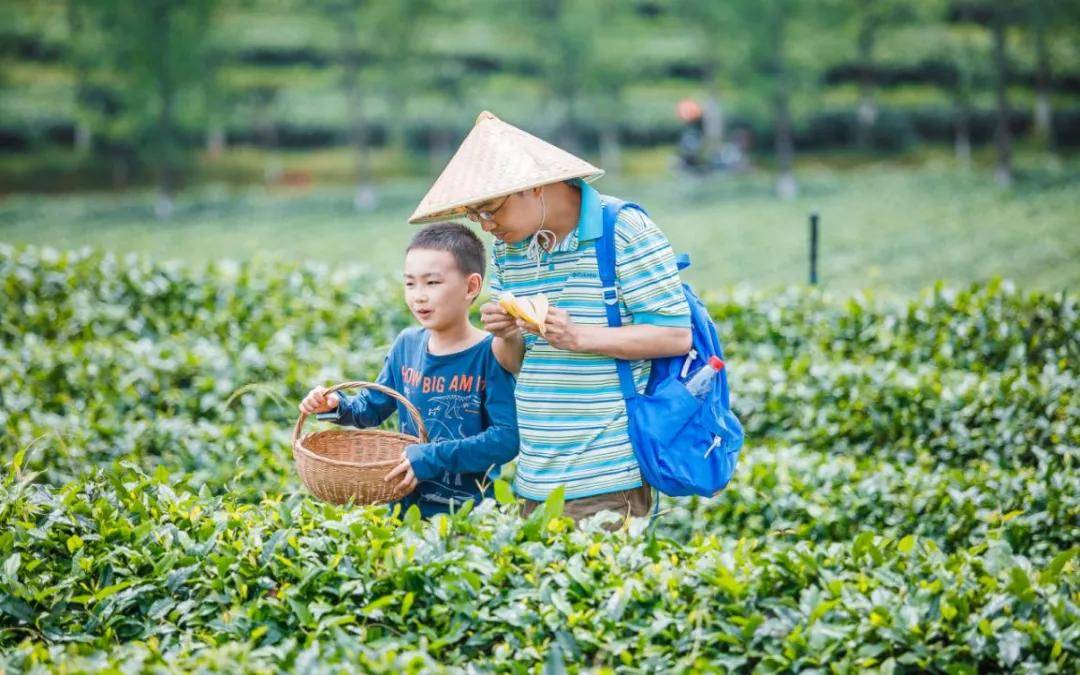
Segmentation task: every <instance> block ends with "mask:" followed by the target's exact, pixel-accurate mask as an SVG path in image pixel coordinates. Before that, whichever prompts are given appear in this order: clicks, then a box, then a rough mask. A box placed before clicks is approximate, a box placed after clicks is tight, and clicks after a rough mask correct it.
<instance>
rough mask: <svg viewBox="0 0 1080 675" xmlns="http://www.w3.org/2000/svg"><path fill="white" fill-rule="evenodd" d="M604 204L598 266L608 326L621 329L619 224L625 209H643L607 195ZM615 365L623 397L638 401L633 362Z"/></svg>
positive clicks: (597, 255)
mask: <svg viewBox="0 0 1080 675" xmlns="http://www.w3.org/2000/svg"><path fill="white" fill-rule="evenodd" d="M601 204H602V206H603V212H604V230H603V234H601V235H600V238H599V239H598V240H597V241H596V266H597V268H598V271H599V272H600V286H601V287H602V288H601V294H602V296H603V299H604V309H605V311H606V312H607V321H608V326H611V327H612V328H618V327H620V326H622V317H621V316H620V315H619V289H618V286H617V279H616V271H615V221H616V219H617V218H618V217H619V211H621V210H622V209H624V208H627V207H630V208H637V209H641V207H640V206H638V205H637V204H631V203H629V202H624V201H623V200H621V199H616V198H614V197H607V196H601ZM615 366H616V368H617V369H618V371H619V385H620V387H621V388H622V395H623V398H624V399H630V398H634V397H635V396H637V387H635V386H634V375H633V372H632V371H631V370H630V362H629V361H627V360H625V359H615Z"/></svg>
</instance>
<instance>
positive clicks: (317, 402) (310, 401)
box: [300, 387, 341, 415]
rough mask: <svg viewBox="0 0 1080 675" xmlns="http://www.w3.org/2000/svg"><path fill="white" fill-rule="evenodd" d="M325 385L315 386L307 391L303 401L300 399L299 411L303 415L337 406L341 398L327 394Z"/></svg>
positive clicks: (328, 410)
mask: <svg viewBox="0 0 1080 675" xmlns="http://www.w3.org/2000/svg"><path fill="white" fill-rule="evenodd" d="M326 390H327V387H315V388H314V389H312V390H311V391H309V392H308V395H307V396H305V397H304V400H303V401H300V412H302V413H304V414H305V415H314V414H315V413H324V412H330V411H331V410H334V409H336V408H337V407H338V403H340V402H341V399H340V398H339V397H338V395H337V394H336V393H335V394H327V393H326Z"/></svg>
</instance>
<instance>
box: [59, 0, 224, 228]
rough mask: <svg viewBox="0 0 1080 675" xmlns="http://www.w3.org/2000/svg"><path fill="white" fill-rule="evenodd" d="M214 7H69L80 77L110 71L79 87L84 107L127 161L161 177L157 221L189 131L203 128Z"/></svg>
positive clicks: (207, 2)
mask: <svg viewBox="0 0 1080 675" xmlns="http://www.w3.org/2000/svg"><path fill="white" fill-rule="evenodd" d="M216 6H217V0H70V2H69V4H68V6H67V11H68V23H69V28H70V30H71V35H72V38H73V46H72V53H73V54H74V55H75V56H74V62H75V64H76V66H75V67H76V68H77V69H78V72H80V73H81V74H82V75H83V76H84V77H89V76H90V75H91V73H90V67H89V64H90V63H99V64H101V65H103V66H104V67H105V68H106V69H107V74H102V76H101V82H102V84H99V85H97V86H80V93H79V103H80V105H81V106H82V107H83V109H86V108H92V109H93V110H92V114H91V115H89V116H88V117H87V119H89V120H93V121H95V122H97V123H98V124H101V125H102V127H103V128H99V129H98V130H97V131H99V132H104V134H103V135H104V136H105V137H106V139H107V140H106V143H108V144H113V145H115V146H119V148H121V150H119V151H114V154H115V156H117V157H122V158H123V160H122V161H124V162H127V161H129V160H130V159H131V158H135V159H137V160H138V161H140V162H146V163H147V164H148V165H149V166H150V167H151V169H152V170H153V172H154V173H155V175H156V181H157V185H158V200H157V204H156V207H155V210H156V213H157V215H158V217H159V218H167V217H168V216H169V215H170V214H171V212H172V208H173V196H174V194H175V191H176V189H177V186H178V183H179V181H180V178H181V174H182V172H183V171H184V169H185V166H186V164H187V161H188V160H189V159H190V156H191V148H190V146H189V145H188V144H185V143H184V138H183V136H184V129H183V127H184V125H185V123H187V124H188V126H196V127H197V126H199V125H200V124H202V122H203V121H204V120H203V119H202V112H203V111H202V110H201V109H199V106H198V105H197V104H196V105H190V106H185V104H189V103H190V102H191V101H193V100H194V101H198V100H199V99H200V98H201V97H200V96H199V90H200V88H201V87H202V86H203V82H204V81H205V79H206V78H207V77H208V76H210V74H211V68H210V62H209V60H208V55H209V50H208V35H209V28H210V26H211V22H212V18H213V15H214V11H215V8H216Z"/></svg>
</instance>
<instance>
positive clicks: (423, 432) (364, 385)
mask: <svg viewBox="0 0 1080 675" xmlns="http://www.w3.org/2000/svg"><path fill="white" fill-rule="evenodd" d="M342 389H374V390H375V391H377V392H380V393H383V394H386V395H387V396H389V397H390V398H393V399H397V401H398V402H399V403H402V404H404V405H405V409H406V410H408V411H409V415H410V416H411V417H412V418H413V422H416V429H417V430H418V431H419V432H420V442H421V443H427V442H428V434H427V427H425V426H424V418H423V417H421V416H420V411H419V410H417V409H416V406H414V405H413V404H412V403H411V402H410V401H409V399H407V398H405V397H404V396H402V395H401V394H399V393H397V392H396V391H394V390H393V389H391V388H390V387H384V386H383V385H381V384H375V383H374V382H341V383H340V384H335V385H334V386H332V387H330V388H329V389H327V390H326V393H327V394H333V393H336V392H338V391H341V390H342ZM306 419H307V413H305V412H302V413H300V419H298V420H296V428H295V429H293V435H292V442H293V445H294V446H295V445H296V442H297V441H298V440H300V431H301V430H303V428H304V420H306Z"/></svg>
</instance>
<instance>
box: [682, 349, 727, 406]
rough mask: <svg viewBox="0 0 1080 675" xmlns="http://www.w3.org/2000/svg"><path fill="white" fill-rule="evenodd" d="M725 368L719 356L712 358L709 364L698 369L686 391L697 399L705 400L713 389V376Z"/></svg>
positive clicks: (688, 383)
mask: <svg viewBox="0 0 1080 675" xmlns="http://www.w3.org/2000/svg"><path fill="white" fill-rule="evenodd" d="M723 367H724V362H723V361H721V360H720V357H718V356H710V357H709V361H708V363H706V364H705V365H704V366H702V367H701V368H699V369H698V371H697V372H696V373H694V376H693V377H691V378H690V379H689V380H687V382H686V389H687V390H688V391H689V392H690V393H691V394H692V395H693V396H694V397H695V398H705V396H706V395H707V394H708V393H709V390H710V389H712V386H713V380H714V379H715V378H714V377H713V376H714V375H716V374H717V373H719V372H720V370H721V369H722V368H723Z"/></svg>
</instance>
